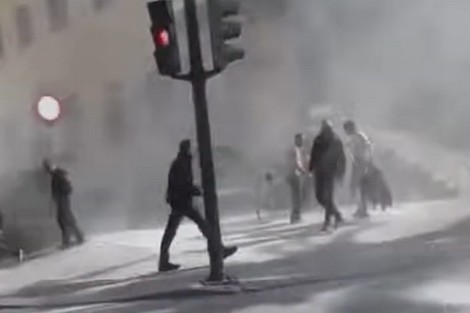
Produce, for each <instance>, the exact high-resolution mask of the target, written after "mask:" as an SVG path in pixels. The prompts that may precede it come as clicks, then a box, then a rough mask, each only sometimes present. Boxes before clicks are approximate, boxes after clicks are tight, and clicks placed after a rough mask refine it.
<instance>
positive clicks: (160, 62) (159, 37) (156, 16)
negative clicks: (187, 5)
mask: <svg viewBox="0 0 470 313" xmlns="http://www.w3.org/2000/svg"><path fill="white" fill-rule="evenodd" d="M147 9H148V12H149V15H150V20H151V22H152V25H151V27H150V32H151V34H152V39H153V42H154V45H155V52H154V56H155V61H156V63H157V67H158V71H159V72H160V74H161V75H163V76H174V75H177V74H178V73H179V72H180V71H181V61H180V54H179V48H178V40H177V33H176V25H175V19H174V15H173V9H172V5H171V2H170V1H169V0H158V1H153V2H149V3H147Z"/></svg>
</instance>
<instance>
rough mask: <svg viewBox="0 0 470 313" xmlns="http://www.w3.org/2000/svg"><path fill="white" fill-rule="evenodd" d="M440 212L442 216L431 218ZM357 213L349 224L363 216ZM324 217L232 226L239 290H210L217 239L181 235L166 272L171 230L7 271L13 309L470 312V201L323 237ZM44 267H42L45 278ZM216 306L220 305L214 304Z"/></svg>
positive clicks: (190, 229) (93, 244)
mask: <svg viewBox="0 0 470 313" xmlns="http://www.w3.org/2000/svg"><path fill="white" fill-rule="evenodd" d="M431 212H432V213H431ZM350 213H351V211H350V210H347V216H348V217H349V216H350V215H351V214H350ZM319 218H320V216H319V215H318V213H310V214H308V215H307V217H306V219H305V221H304V222H303V223H302V224H300V225H297V226H291V225H289V224H287V223H286V220H287V219H286V218H285V217H282V216H272V219H273V220H271V221H270V222H267V223H264V224H261V225H260V224H258V222H255V219H254V217H250V216H246V217H243V218H237V219H232V220H227V221H226V222H225V223H223V225H222V229H223V233H224V239H225V241H226V242H228V243H236V244H238V245H239V247H240V251H239V253H238V254H236V255H235V256H233V258H232V259H230V260H229V261H228V262H227V272H228V273H229V275H233V276H235V277H236V278H237V279H238V280H239V282H240V286H238V287H234V286H232V287H227V288H225V289H224V288H221V287H218V288H215V289H214V288H212V289H211V288H210V287H202V286H201V285H200V284H199V283H198V281H200V280H202V279H204V275H207V255H206V252H205V243H204V241H203V240H202V238H201V237H200V235H199V234H198V233H197V230H196V227H195V226H193V225H192V224H185V225H184V226H183V227H182V229H181V230H180V232H179V237H178V238H177V241H178V242H177V243H176V244H175V249H174V253H173V256H174V257H173V258H174V260H175V261H177V262H181V263H182V264H183V267H184V268H183V270H181V271H179V272H173V273H166V274H157V273H156V268H157V265H156V264H157V258H156V254H155V251H156V247H157V246H158V240H159V238H160V234H161V230H158V231H150V230H149V231H135V232H122V233H116V234H109V235H101V236H97V237H93V238H91V239H90V240H89V242H87V243H86V245H85V246H83V247H79V248H76V249H72V250H70V251H66V252H63V253H62V252H60V253H55V254H52V255H50V256H47V257H44V258H41V259H36V260H31V261H29V262H26V263H25V264H23V265H20V266H19V267H17V268H10V269H6V270H2V271H1V272H0V280H1V281H2V285H1V294H2V297H1V300H0V304H1V305H2V306H3V307H4V308H9V309H8V310H5V312H194V310H195V309H196V311H201V312H283V311H285V310H286V309H287V308H288V309H289V310H291V311H292V312H311V310H312V308H313V309H314V310H315V312H325V313H329V312H377V311H380V312H427V313H429V312H467V311H468V310H470V302H469V301H468V297H467V296H466V295H467V292H468V290H469V288H470V286H469V285H468V281H469V278H470V275H469V271H468V265H470V245H469V244H468V240H467V239H466V236H468V235H469V233H470V228H469V223H470V219H469V218H470V213H469V212H468V211H467V207H466V204H465V202H463V201H458V200H455V201H442V202H429V203H410V204H406V205H400V206H398V207H397V208H395V209H393V210H391V211H389V212H385V213H382V212H380V213H378V212H377V213H374V214H373V216H372V218H371V219H370V220H369V221H360V222H354V221H351V220H350V219H348V220H349V222H348V223H347V224H346V226H344V227H343V228H342V229H340V230H339V231H338V232H336V233H333V234H323V233H320V231H319V229H320V225H319V221H320V219H319ZM38 269H40V270H38ZM208 299H210V300H209V301H208Z"/></svg>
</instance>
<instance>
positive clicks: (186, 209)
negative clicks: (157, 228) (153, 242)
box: [159, 139, 237, 272]
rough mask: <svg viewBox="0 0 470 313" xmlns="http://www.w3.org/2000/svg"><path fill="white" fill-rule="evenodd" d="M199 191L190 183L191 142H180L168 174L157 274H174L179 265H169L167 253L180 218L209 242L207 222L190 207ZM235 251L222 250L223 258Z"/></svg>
mask: <svg viewBox="0 0 470 313" xmlns="http://www.w3.org/2000/svg"><path fill="white" fill-rule="evenodd" d="M201 195H202V192H201V189H200V188H199V187H198V186H196V185H195V184H194V182H193V171H192V155H191V141H190V140H189V139H186V140H183V141H182V142H181V143H180V146H179V152H178V156H177V157H176V159H175V160H174V161H173V163H172V164H171V167H170V172H169V173H168V188H167V192H166V201H167V203H168V204H169V205H170V207H171V213H170V217H169V219H168V223H167V225H166V228H165V233H164V234H163V238H162V242H161V246H160V261H159V271H160V272H167V271H172V270H177V269H178V268H179V267H180V265H177V264H172V263H170V255H169V249H170V246H171V243H172V241H173V239H174V238H175V236H176V232H177V230H178V227H179V225H180V223H181V220H182V219H183V217H187V218H189V219H190V220H192V221H193V222H194V223H196V225H197V226H198V228H199V230H200V231H201V233H202V234H203V235H204V237H206V238H208V236H209V229H208V225H207V223H206V220H205V219H204V218H203V217H202V216H201V214H200V213H199V211H197V210H196V209H195V208H194V206H193V197H196V196H201ZM236 251H237V247H235V246H233V247H224V251H223V256H224V258H226V257H229V256H231V255H232V254H234V253H235V252H236Z"/></svg>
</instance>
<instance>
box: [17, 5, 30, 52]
mask: <svg viewBox="0 0 470 313" xmlns="http://www.w3.org/2000/svg"><path fill="white" fill-rule="evenodd" d="M16 29H17V32H18V44H19V46H20V47H21V48H25V47H27V46H29V45H30V44H31V43H32V42H33V23H32V19H31V12H30V11H29V8H28V7H27V6H26V5H20V6H18V7H17V9H16Z"/></svg>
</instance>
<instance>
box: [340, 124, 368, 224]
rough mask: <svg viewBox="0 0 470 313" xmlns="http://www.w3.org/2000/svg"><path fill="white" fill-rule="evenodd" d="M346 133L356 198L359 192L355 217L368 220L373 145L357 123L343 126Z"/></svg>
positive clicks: (351, 184)
mask: <svg viewBox="0 0 470 313" xmlns="http://www.w3.org/2000/svg"><path fill="white" fill-rule="evenodd" d="M343 128H344V131H345V133H346V134H347V135H348V136H349V142H348V144H347V146H348V148H349V149H348V150H349V152H350V154H351V163H352V172H351V182H350V185H349V186H350V190H351V194H352V195H353V197H354V198H357V193H358V192H359V203H358V208H357V210H356V212H355V213H354V216H355V217H356V218H366V217H368V216H369V213H368V210H367V201H366V196H367V192H368V190H367V187H366V185H367V181H366V178H367V174H368V173H369V171H370V169H371V166H372V144H371V142H370V140H369V138H367V136H366V135H365V134H364V133H363V132H362V131H359V130H358V128H357V126H356V123H355V122H354V121H352V120H348V121H346V122H345V123H344V125H343Z"/></svg>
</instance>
